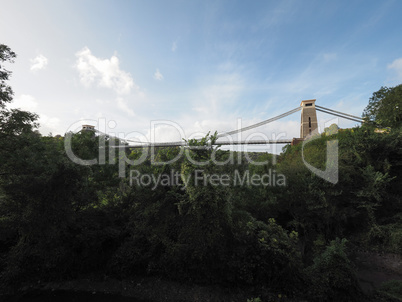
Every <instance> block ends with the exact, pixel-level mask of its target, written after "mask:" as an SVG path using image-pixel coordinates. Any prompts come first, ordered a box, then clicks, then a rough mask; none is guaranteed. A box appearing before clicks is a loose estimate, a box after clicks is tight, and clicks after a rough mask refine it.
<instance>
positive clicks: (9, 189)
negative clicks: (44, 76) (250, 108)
mask: <svg viewBox="0 0 402 302" xmlns="http://www.w3.org/2000/svg"><path fill="white" fill-rule="evenodd" d="M0 53H2V56H1V59H2V60H8V59H10V58H13V57H15V55H14V54H13V53H12V52H11V51H10V50H9V49H8V48H7V47H5V46H3V45H2V46H1V48H0ZM4 75H6V76H4ZM3 78H4V79H7V74H3ZM2 85H3V82H2ZM4 85H6V84H4ZM2 87H7V86H2ZM398 87H400V86H398ZM2 89H3V88H2ZM398 89H399V88H398ZM3 91H5V92H2V93H3V94H2V98H1V101H2V104H3V103H6V102H9V100H10V99H9V98H10V95H11V94H10V93H11V90H10V89H8V88H5V90H3ZM4 93H8V95H7V96H6V97H4ZM381 93H382V92H381ZM384 93H385V92H384ZM374 95H375V97H373V99H371V100H370V104H369V106H368V109H366V111H367V112H371V110H372V108H373V106H374V105H373V104H372V103H373V102H376V101H378V100H379V99H380V97H379V94H377V93H375V94H374ZM386 97H387V96H384V98H386ZM401 99H402V98H399V99H398V102H400V100H401ZM381 100H383V94H381ZM384 102H385V101H384ZM399 104H400V103H399ZM375 108H376V109H375V110H377V111H375V114H371V113H370V118H371V119H373V121H374V122H378V123H379V124H381V125H384V126H387V125H389V126H390V127H391V130H390V131H389V133H377V132H376V131H375V130H376V129H375V127H374V126H372V125H370V124H366V125H363V126H362V127H358V128H354V129H343V130H342V129H341V130H339V131H337V129H335V127H332V126H331V127H330V129H328V131H327V132H326V133H325V134H323V135H321V136H320V137H319V138H318V139H316V140H314V141H312V142H310V143H309V144H306V146H305V148H304V149H303V150H302V145H301V144H300V145H297V146H287V147H285V148H284V150H283V153H282V154H280V155H279V156H273V155H270V154H266V153H265V154H264V153H261V154H258V155H256V154H254V155H253V160H254V161H255V162H254V163H250V162H249V161H248V160H247V156H246V154H242V153H235V152H229V151H222V150H219V148H217V147H212V146H211V144H210V143H211V142H214V141H215V140H216V138H217V136H216V133H215V134H213V135H210V134H208V135H207V136H206V137H204V138H203V139H202V140H190V141H188V143H189V145H190V148H188V149H185V150H184V154H185V156H178V155H179V154H180V152H181V149H180V148H160V149H157V150H156V151H157V152H156V156H155V160H156V161H158V162H159V163H160V164H158V165H155V164H153V163H152V162H151V160H150V158H149V157H148V158H147V159H145V160H144V161H143V162H142V163H140V164H137V165H135V166H130V165H129V163H128V162H129V161H131V162H134V161H135V160H138V159H140V158H141V156H142V151H143V150H139V149H132V150H130V149H128V148H127V149H126V151H120V152H110V153H108V152H106V153H107V154H106V155H107V156H106V159H105V163H98V164H94V165H78V164H75V163H73V162H72V161H71V160H70V159H69V158H68V155H67V154H66V150H65V147H64V145H65V142H66V140H69V141H68V142H69V143H71V146H72V151H73V153H74V154H75V155H76V156H77V157H79V158H81V159H93V158H98V155H99V144H100V142H103V141H104V142H105V147H106V150H108V147H109V145H112V144H113V145H116V144H118V142H116V141H111V138H108V137H98V136H96V135H95V134H94V133H93V132H90V131H83V132H80V133H77V134H72V135H67V136H66V137H59V136H58V137H52V136H41V135H40V134H39V133H38V132H36V131H35V129H36V127H37V118H38V117H37V116H36V115H35V114H32V113H29V112H24V111H20V110H10V109H7V108H5V107H4V106H3V107H2V108H1V110H0V142H1V146H2V148H1V149H0V280H1V284H2V289H3V290H9V289H10V288H13V287H17V288H18V287H19V286H20V285H21V284H23V283H24V282H37V281H39V280H42V281H46V280H61V279H69V278H78V277H80V276H87V275H88V274H95V275H108V276H113V277H115V278H130V276H145V275H148V276H149V275H150V276H163V277H165V278H170V279H173V280H182V281H186V282H197V283H203V284H221V285H223V286H229V287H230V286H233V287H241V286H255V287H256V288H260V289H261V293H263V292H264V291H265V290H269V291H271V292H276V293H281V295H282V294H284V295H285V294H286V295H287V296H296V297H305V298H308V300H309V301H361V292H360V289H359V286H358V284H357V281H356V275H355V267H354V264H353V263H352V261H351V260H350V256H349V254H348V249H349V248H350V247H353V246H356V245H359V246H360V247H361V248H366V249H377V250H382V251H389V252H394V253H401V252H402V240H401V238H402V237H401V232H402V231H401V230H402V223H401V217H402V216H401V215H402V214H401V208H402V198H401V196H402V186H401V179H402V167H401V166H402V128H401V126H400V124H398V123H397V121H398V119H397V118H393V119H392V120H393V121H394V122H395V123H393V124H386V122H385V120H384V118H383V115H382V114H383V112H382V110H383V108H384V107H382V106H377V107H375ZM384 110H385V109H384ZM331 140H338V142H339V181H338V183H336V184H332V183H329V182H327V181H325V180H324V179H321V178H319V177H318V176H316V175H315V174H314V173H312V172H311V171H310V170H309V169H308V168H307V167H306V166H305V165H304V163H303V160H302V152H303V154H304V157H305V159H306V160H307V161H308V162H309V163H311V164H313V165H314V166H315V167H320V168H321V169H323V168H324V167H325V160H326V153H325V152H326V151H325V150H326V144H327V142H328V141H331ZM111 150H116V149H111ZM123 157H127V159H128V160H129V161H122V160H121V159H122V158H123ZM176 157H178V159H177V160H173V159H175V158H176ZM194 161H198V162H202V163H203V165H202V166H199V165H196V164H194ZM161 162H165V163H162V164H161ZM166 162H169V163H166ZM217 162H218V163H217ZM222 162H227V163H226V164H219V163H222ZM261 162H264V163H263V164H258V163H261ZM122 163H123V165H124V171H125V172H124V173H125V177H119V172H120V171H121V168H122V167H121V165H122ZM133 172H134V173H133ZM133 175H136V176H139V175H148V179H149V180H151V179H157V178H158V177H161V179H164V180H166V182H165V183H164V184H163V183H161V184H159V185H157V186H153V183H151V181H150V182H149V183H148V184H144V183H142V184H139V183H138V177H137V179H136V180H135V181H133V178H132V176H133ZM213 175H218V179H216V178H214V176H213ZM171 176H177V177H175V178H171ZM261 176H264V177H265V178H262V177H261ZM280 176H283V177H284V179H285V181H279V179H280ZM152 177H154V178H152ZM169 177H170V178H169ZM219 177H221V178H219ZM247 177H248V178H247ZM169 179H170V182H168V180H169ZM173 179H174V180H175V181H174V182H173V181H172V180H173ZM245 179H254V180H258V179H259V180H261V179H262V180H263V182H261V181H260V182H258V183H257V185H256V184H253V182H248V181H245ZM234 180H236V181H234ZM268 180H269V181H268ZM338 238H347V239H348V241H347V240H346V239H342V240H341V239H338ZM255 296H261V297H262V295H255ZM259 299H260V298H255V299H253V301H260V300H259Z"/></svg>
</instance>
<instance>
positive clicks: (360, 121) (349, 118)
mask: <svg viewBox="0 0 402 302" xmlns="http://www.w3.org/2000/svg"><path fill="white" fill-rule="evenodd" d="M316 107H317V106H316ZM316 110H317V111H321V112H324V113H327V114H331V115H335V116H338V117H341V118H344V119H348V120H351V121H354V122H358V123H363V122H364V121H363V120H358V119H355V118H351V117H347V116H344V115H340V114H336V113H333V112H328V111H325V110H322V109H319V108H316Z"/></svg>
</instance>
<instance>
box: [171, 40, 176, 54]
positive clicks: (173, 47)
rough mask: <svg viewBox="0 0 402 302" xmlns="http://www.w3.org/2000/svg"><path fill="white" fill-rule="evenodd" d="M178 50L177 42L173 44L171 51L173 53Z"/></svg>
mask: <svg viewBox="0 0 402 302" xmlns="http://www.w3.org/2000/svg"><path fill="white" fill-rule="evenodd" d="M176 49H177V43H176V42H173V43H172V48H171V50H172V51H173V52H175V51H176Z"/></svg>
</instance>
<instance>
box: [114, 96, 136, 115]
mask: <svg viewBox="0 0 402 302" xmlns="http://www.w3.org/2000/svg"><path fill="white" fill-rule="evenodd" d="M116 102H117V107H119V108H120V109H121V110H123V111H124V112H126V113H127V114H128V115H130V116H134V115H135V114H134V111H133V110H132V109H131V108H130V107H128V104H127V102H126V101H125V100H124V99H123V98H117V100H116Z"/></svg>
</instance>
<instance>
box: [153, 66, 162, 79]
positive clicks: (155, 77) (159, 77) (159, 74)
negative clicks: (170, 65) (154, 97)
mask: <svg viewBox="0 0 402 302" xmlns="http://www.w3.org/2000/svg"><path fill="white" fill-rule="evenodd" d="M154 79H155V80H158V81H162V80H163V75H162V74H161V72H160V71H159V69H156V71H155V73H154Z"/></svg>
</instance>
